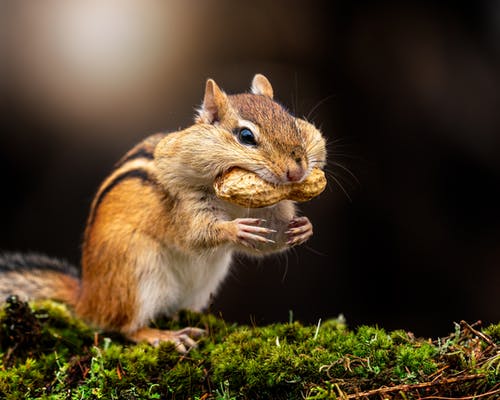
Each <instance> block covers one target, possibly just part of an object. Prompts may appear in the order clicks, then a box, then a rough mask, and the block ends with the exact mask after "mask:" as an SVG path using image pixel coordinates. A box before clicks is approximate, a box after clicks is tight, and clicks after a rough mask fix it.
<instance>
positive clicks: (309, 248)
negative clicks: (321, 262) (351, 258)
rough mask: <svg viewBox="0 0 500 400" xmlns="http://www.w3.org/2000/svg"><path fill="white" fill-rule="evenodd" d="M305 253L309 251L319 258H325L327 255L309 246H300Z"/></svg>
mask: <svg viewBox="0 0 500 400" xmlns="http://www.w3.org/2000/svg"><path fill="white" fill-rule="evenodd" d="M302 246H303V247H304V248H305V249H306V250H307V251H310V252H311V253H313V254H316V255H317V256H321V257H327V254H326V253H322V252H321V251H319V250H316V249H315V248H313V247H311V246H308V245H307V244H303V245H302Z"/></svg>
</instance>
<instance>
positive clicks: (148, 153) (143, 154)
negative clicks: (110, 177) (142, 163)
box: [115, 147, 154, 168]
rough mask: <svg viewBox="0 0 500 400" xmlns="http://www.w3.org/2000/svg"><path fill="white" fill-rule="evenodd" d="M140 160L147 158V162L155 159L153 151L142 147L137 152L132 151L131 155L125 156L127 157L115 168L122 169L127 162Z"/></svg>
mask: <svg viewBox="0 0 500 400" xmlns="http://www.w3.org/2000/svg"><path fill="white" fill-rule="evenodd" d="M138 158H145V159H147V160H152V159H153V158H154V154H153V151H152V149H147V148H144V147H140V148H138V149H137V150H136V151H132V152H130V153H127V154H125V156H124V157H123V158H122V159H121V160H120V161H118V162H117V163H116V165H115V168H120V167H121V166H122V165H123V164H125V163H126V162H129V161H132V160H137V159H138Z"/></svg>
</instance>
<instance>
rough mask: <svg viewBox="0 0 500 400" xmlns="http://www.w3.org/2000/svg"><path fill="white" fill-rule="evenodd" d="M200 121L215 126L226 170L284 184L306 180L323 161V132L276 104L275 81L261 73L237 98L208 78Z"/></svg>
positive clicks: (199, 114) (324, 154)
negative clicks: (271, 81)
mask: <svg viewBox="0 0 500 400" xmlns="http://www.w3.org/2000/svg"><path fill="white" fill-rule="evenodd" d="M196 122H197V123H200V124H210V125H213V126H215V127H217V129H216V130H215V131H214V132H216V135H218V138H217V140H216V141H215V142H214V145H217V147H219V150H221V151H222V152H223V155H221V160H223V161H224V166H223V167H221V168H224V169H228V168H231V167H241V168H244V169H247V170H249V171H252V172H255V173H257V174H258V175H259V176H260V177H261V178H262V179H264V180H266V181H268V182H271V183H276V184H286V183H292V182H299V181H302V180H303V179H304V178H305V177H306V176H307V175H308V174H309V172H310V170H311V169H312V168H313V167H314V166H319V167H322V166H323V165H324V163H325V156H326V152H325V143H324V139H323V137H322V136H321V133H320V132H319V131H318V130H317V129H316V128H315V127H314V126H313V125H312V124H309V123H307V122H306V121H304V120H302V119H298V118H296V117H294V116H293V115H291V114H290V113H289V112H288V111H287V110H286V109H285V108H284V107H283V106H282V105H280V104H279V103H277V102H276V101H274V100H273V88H272V86H271V83H270V82H269V80H268V79H267V78H266V77H265V76H264V75H261V74H257V75H255V76H254V78H253V81H252V86H251V92H250V93H243V94H236V95H227V94H226V93H224V92H223V91H222V90H221V89H220V88H219V86H218V85H217V84H216V83H215V81H214V80H212V79H208V80H207V83H206V87H205V96H204V99H203V104H202V106H201V108H200V110H199V112H198V116H197V117H196ZM216 143H217V144H216ZM207 150H208V149H207ZM221 163H222V162H221Z"/></svg>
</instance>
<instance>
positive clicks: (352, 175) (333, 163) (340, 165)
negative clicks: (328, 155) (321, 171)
mask: <svg viewBox="0 0 500 400" xmlns="http://www.w3.org/2000/svg"><path fill="white" fill-rule="evenodd" d="M330 164H332V165H335V166H336V167H339V168H340V169H342V170H344V171H345V172H347V173H348V174H349V175H350V176H351V177H352V178H353V179H354V180H355V181H356V183H357V184H358V185H359V184H360V181H359V179H358V178H357V176H356V175H354V172H352V171H351V170H350V169H349V168H347V167H346V166H345V165H342V164H340V163H338V162H335V161H330Z"/></svg>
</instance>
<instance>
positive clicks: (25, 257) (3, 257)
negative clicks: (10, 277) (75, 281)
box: [0, 253, 80, 278]
mask: <svg viewBox="0 0 500 400" xmlns="http://www.w3.org/2000/svg"><path fill="white" fill-rule="evenodd" d="M33 270H38V271H51V272H60V273H63V274H65V275H69V276H72V277H74V278H80V271H79V269H78V268H76V267H75V266H74V265H72V264H70V263H68V262H67V261H64V260H59V259H57V258H50V257H47V256H45V255H43V254H37V253H27V254H20V253H4V254H0V273H1V272H23V271H33Z"/></svg>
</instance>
